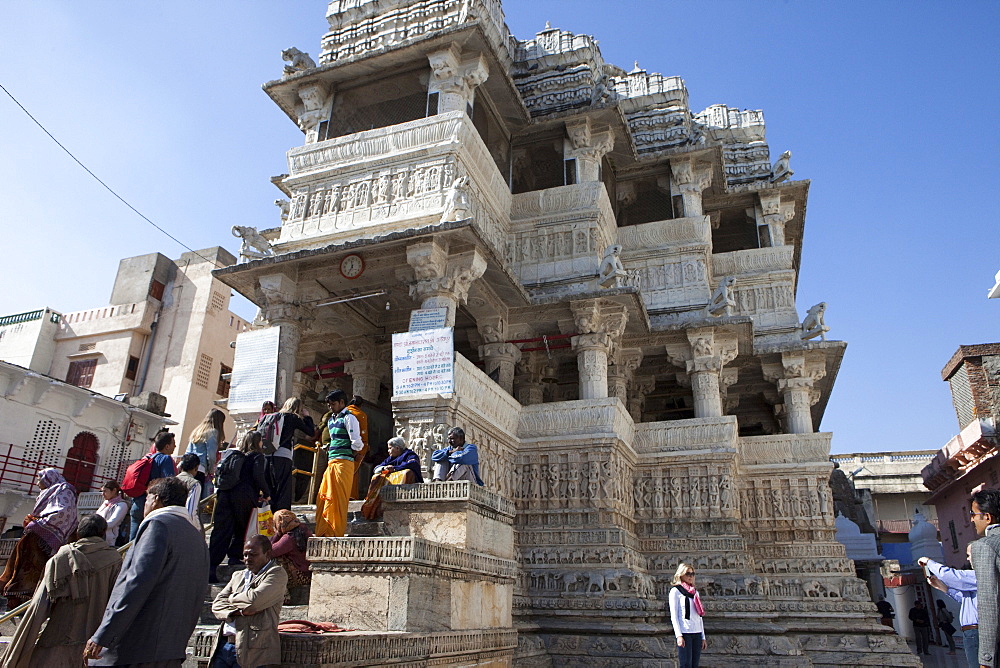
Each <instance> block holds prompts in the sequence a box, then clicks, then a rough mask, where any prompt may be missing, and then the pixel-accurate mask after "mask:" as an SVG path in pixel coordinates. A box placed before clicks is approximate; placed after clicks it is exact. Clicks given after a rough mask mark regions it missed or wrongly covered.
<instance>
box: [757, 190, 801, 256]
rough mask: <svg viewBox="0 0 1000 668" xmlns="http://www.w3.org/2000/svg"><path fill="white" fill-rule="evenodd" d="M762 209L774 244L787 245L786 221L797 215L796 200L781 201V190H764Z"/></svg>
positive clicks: (761, 200)
mask: <svg viewBox="0 0 1000 668" xmlns="http://www.w3.org/2000/svg"><path fill="white" fill-rule="evenodd" d="M758 197H759V198H760V210H761V216H762V217H763V219H764V220H763V222H764V224H765V225H766V226H767V230H768V236H769V237H770V239H771V245H772V246H784V245H785V223H787V222H788V221H789V220H791V219H792V218H794V217H795V202H786V203H784V204H782V203H781V193H780V192H768V191H762V192H760V193H759V194H758Z"/></svg>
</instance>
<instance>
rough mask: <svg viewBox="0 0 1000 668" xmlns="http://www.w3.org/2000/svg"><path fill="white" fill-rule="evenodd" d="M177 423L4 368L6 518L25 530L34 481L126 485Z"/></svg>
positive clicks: (1, 481)
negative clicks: (128, 472)
mask: <svg viewBox="0 0 1000 668" xmlns="http://www.w3.org/2000/svg"><path fill="white" fill-rule="evenodd" d="M172 424H174V422H173V421H172V420H168V419H166V418H164V417H163V416H162V415H157V414H155V413H151V412H149V411H146V410H142V409H141V408H137V407H135V406H130V405H129V404H126V403H123V402H121V401H116V400H114V399H112V398H110V397H107V396H103V395H101V394H98V393H96V392H93V391H91V390H88V389H84V388H80V387H76V386H75V385H70V384H69V383H65V382H63V381H60V380H56V379H55V378H51V377H49V376H46V375H44V374H41V373H38V372H35V371H32V370H30V369H26V368H24V367H21V366H17V365H14V364H9V363H7V362H0V517H2V518H3V519H4V520H6V519H7V518H11V520H12V521H16V522H19V521H20V520H21V519H22V518H23V517H24V516H25V514H27V513H28V512H29V511H30V510H31V506H32V504H33V503H34V498H35V495H36V494H37V492H38V489H37V488H36V487H34V483H35V473H36V472H37V471H38V470H39V469H41V468H45V467H49V466H51V467H54V468H57V469H59V470H60V471H63V472H64V474H65V475H66V477H67V480H70V481H71V482H75V483H76V484H77V487H78V489H81V490H86V489H89V488H91V487H92V486H94V487H96V486H99V485H100V483H102V482H103V481H104V480H107V479H109V478H112V479H116V480H120V479H121V475H122V474H123V473H124V466H125V465H127V464H128V463H129V462H131V461H133V460H134V459H136V458H138V457H140V456H141V455H142V454H143V453H144V452H145V451H146V450H147V448H148V447H149V441H148V439H149V436H150V435H152V434H153V433H155V432H156V430H157V429H158V428H159V427H160V426H162V425H168V426H169V425H172Z"/></svg>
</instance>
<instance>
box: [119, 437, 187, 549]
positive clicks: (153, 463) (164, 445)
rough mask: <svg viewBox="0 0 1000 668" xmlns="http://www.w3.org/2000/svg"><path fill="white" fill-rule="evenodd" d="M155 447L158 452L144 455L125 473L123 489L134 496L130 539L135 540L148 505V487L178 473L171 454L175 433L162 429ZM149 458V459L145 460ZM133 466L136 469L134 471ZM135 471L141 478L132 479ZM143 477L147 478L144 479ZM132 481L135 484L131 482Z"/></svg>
mask: <svg viewBox="0 0 1000 668" xmlns="http://www.w3.org/2000/svg"><path fill="white" fill-rule="evenodd" d="M154 447H155V448H156V454H147V455H144V456H143V459H141V460H139V462H136V463H134V464H132V465H131V466H129V470H128V471H126V473H125V480H124V481H123V482H122V491H124V492H125V493H126V494H129V492H133V493H132V494H129V496H131V497H132V509H131V510H130V511H129V516H130V517H131V518H132V527H131V530H130V532H129V540H135V535H136V533H138V531H139V524H140V523H141V522H142V515H143V507H144V506H145V505H146V488H147V487H149V485H150V483H152V482H153V481H154V480H156V479H157V478H169V477H171V476H175V475H177V469H176V467H175V466H174V460H173V458H172V457H171V456H170V455H172V454H174V449H175V448H176V447H177V444H176V442H175V441H174V435H173V434H172V433H170V432H169V431H161V432H160V433H159V434H157V435H156V441H155V442H154ZM147 459H148V461H143V460H147ZM140 462H141V463H140ZM133 467H134V469H135V471H133ZM145 469H148V470H149V475H148V476H146V475H145V473H146V471H145ZM133 473H134V474H135V475H136V476H137V477H138V478H139V479H138V480H134V481H132V480H130V478H131V477H132V475H131V474H133ZM142 478H145V480H144V481H143V480H142ZM130 482H132V483H133V484H129V483H130ZM140 490H141V491H140Z"/></svg>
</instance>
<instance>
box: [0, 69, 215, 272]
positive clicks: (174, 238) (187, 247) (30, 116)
mask: <svg viewBox="0 0 1000 668" xmlns="http://www.w3.org/2000/svg"><path fill="white" fill-rule="evenodd" d="M0 90H2V91H3V92H4V93H6V94H7V97H9V98H10V99H12V100H13V101H14V104H16V105H17V106H19V107H20V108H21V111H23V112H24V113H25V114H27V116H28V118H30V119H31V120H32V121H34V123H35V125H37V126H38V127H40V128H41V129H42V132H44V133H45V134H47V135H48V136H49V139H51V140H52V141H54V142H55V143H56V146H58V147H59V148H61V149H62V150H63V151H65V152H66V155H68V156H69V157H71V158H73V160H74V162H76V164H78V165H80V166H81V167H83V170H84V171H85V172H87V173H88V174H90V175H91V176H92V177H94V180H95V181H97V182H98V183H100V184H101V185H102V186H104V187H105V188H106V189H107V191H108V192H109V193H111V194H112V195H114V196H115V197H117V198H118V200H119V201H120V202H121V203H122V204H124V205H125V206H127V207H128V208H130V209H132V211H134V212H135V214H136V215H137V216H139V217H140V218H142V219H143V220H145V221H146V222H147V223H149V224H150V225H152V226H153V227H155V228H156V229H158V230H159V231H160V232H163V234H165V235H167V236H168V237H170V238H171V239H173V240H174V241H176V242H177V243H178V244H180V245H181V246H182V247H184V248H186V249H188V250H189V251H191V252H192V253H194V254H195V255H197V256H198V257H200V258H201V259H202V260H205V262H211V261H212V260H209V259H208V258H207V257H205V256H204V255H202V254H201V253H199V252H198V251H196V250H195V249H193V248H191V247H190V246H188V245H187V244H186V243H184V242H183V241H181V240H180V239H178V238H177V237H175V236H174V235H172V234H170V232H167V231H166V230H165V229H163V228H162V227H160V226H159V225H157V224H156V223H154V222H153V221H151V220H150V219H149V218H147V217H146V216H144V215H143V214H142V212H141V211H139V210H138V209H137V208H135V207H134V206H132V205H131V204H129V203H128V202H127V201H125V198H124V197H122V196H121V195H119V194H118V193H116V192H115V191H114V190H113V189H112V188H111V186H109V185H108V184H107V183H105V182H104V181H102V180H101V178H100V177H99V176H97V174H95V173H93V172H92V171H90V168H89V167H87V165H85V164H83V163H82V162H80V159H79V158H77V157H76V156H75V155H73V153H72V152H71V151H70V150H69V149H68V148H66V147H65V146H63V145H62V143H61V142H60V141H59V140H58V139H56V138H55V136H54V135H53V134H52V133H51V132H49V131H48V130H47V129H46V128H45V126H44V125H42V124H41V122H40V121H39V120H38V119H37V118H35V117H34V116H32V115H31V112H30V111H28V110H27V109H25V107H24V105H23V104H21V103H20V102H19V101H18V99H17V98H16V97H14V96H13V95H12V94H11V92H10V91H9V90H7V89H6V88H4V87H3V84H0Z"/></svg>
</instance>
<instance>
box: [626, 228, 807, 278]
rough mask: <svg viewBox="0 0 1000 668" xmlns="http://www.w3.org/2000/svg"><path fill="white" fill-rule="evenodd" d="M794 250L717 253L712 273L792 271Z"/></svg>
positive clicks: (714, 256) (781, 247)
mask: <svg viewBox="0 0 1000 668" xmlns="http://www.w3.org/2000/svg"><path fill="white" fill-rule="evenodd" d="M626 229H627V228H626ZM794 250H795V249H794V248H793V247H792V246H776V247H774V248H751V249H748V250H741V251H733V252H731V253H716V254H714V255H712V273H713V274H714V275H715V276H739V275H742V274H757V273H763V272H769V271H791V270H792V269H793V266H792V260H793V257H794Z"/></svg>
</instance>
